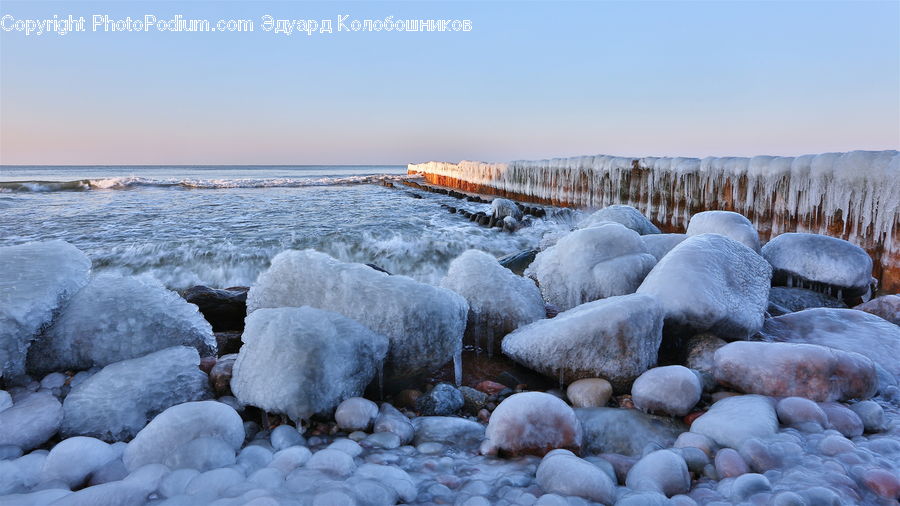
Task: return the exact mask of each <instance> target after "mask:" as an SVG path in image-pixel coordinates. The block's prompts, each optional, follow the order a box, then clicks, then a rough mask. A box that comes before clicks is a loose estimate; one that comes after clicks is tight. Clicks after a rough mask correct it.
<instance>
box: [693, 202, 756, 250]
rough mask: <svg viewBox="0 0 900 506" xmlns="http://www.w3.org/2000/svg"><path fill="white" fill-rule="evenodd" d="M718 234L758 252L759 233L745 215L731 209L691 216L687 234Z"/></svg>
mask: <svg viewBox="0 0 900 506" xmlns="http://www.w3.org/2000/svg"><path fill="white" fill-rule="evenodd" d="M700 234H719V235H724V236H725V237H728V238H730V239H734V240H735V241H737V242H739V243H741V244H743V245H745V246H747V247H748V248H750V249H752V250H753V251H755V252H757V253H759V233H757V231H756V227H754V226H753V223H751V222H750V220H748V219H747V217H746V216H744V215H743V214H740V213H735V212H733V211H703V212H701V213H697V214H695V215H693V216H691V221H690V222H689V223H688V227H687V235H688V236H689V237H690V236H694V235H700Z"/></svg>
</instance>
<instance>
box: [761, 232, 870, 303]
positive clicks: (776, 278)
mask: <svg viewBox="0 0 900 506" xmlns="http://www.w3.org/2000/svg"><path fill="white" fill-rule="evenodd" d="M762 255H763V257H765V259H766V260H768V261H769V263H770V264H772V267H773V269H774V274H773V276H772V282H773V284H778V285H787V286H803V287H808V288H815V289H819V290H822V291H829V292H832V293H834V294H836V295H837V297H838V298H839V299H840V298H844V297H855V296H859V295H864V294H865V293H866V292H868V291H869V286H870V285H871V283H872V259H871V258H870V257H869V255H868V254H867V253H866V251H865V250H864V249H862V248H860V247H859V246H857V245H855V244H853V243H850V242H848V241H845V240H843V239H838V238H836V237H829V236H827V235H820V234H803V233H788V234H781V235H779V236H777V237H775V238H773V239H772V240H770V241H769V242H768V243H766V245H765V246H763V248H762ZM823 289H824V290H823Z"/></svg>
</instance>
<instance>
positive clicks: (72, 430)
mask: <svg viewBox="0 0 900 506" xmlns="http://www.w3.org/2000/svg"><path fill="white" fill-rule="evenodd" d="M199 364H200V355H199V354H197V350H195V349H194V348H189V347H187V346H175V347H172V348H166V349H164V350H160V351H157V352H154V353H150V354H148V355H144V356H143V357H139V358H133V359H130V360H123V361H121V362H116V363H113V364H110V365H108V366H106V367H104V368H103V369H102V370H100V371H99V372H98V373H96V374H94V375H93V376H91V377H90V378H88V379H87V380H85V381H84V382H82V383H80V384H78V385H77V386H75V387H74V388H72V390H71V392H69V395H68V396H66V399H65V402H63V421H62V426H61V428H60V431H61V433H62V434H63V436H66V437H68V436H75V435H78V436H93V437H96V438H100V439H103V440H106V441H123V440H128V439H130V438H132V437H133V436H134V435H135V434H137V433H138V431H140V430H141V429H143V428H144V426H145V425H147V422H148V421H150V419H152V418H153V417H154V416H156V414H157V413H159V412H161V411H163V410H164V409H166V408H169V407H171V406H174V405H176V404H181V403H183V402H188V401H199V400H203V399H208V398H209V397H210V396H211V392H210V390H209V379H208V378H207V376H206V374H205V373H204V372H203V371H201V370H200V369H199V368H198V365H199Z"/></svg>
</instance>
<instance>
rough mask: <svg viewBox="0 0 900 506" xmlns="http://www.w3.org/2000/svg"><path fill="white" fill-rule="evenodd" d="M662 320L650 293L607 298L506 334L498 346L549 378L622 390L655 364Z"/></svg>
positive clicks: (658, 305) (656, 303)
mask: <svg viewBox="0 0 900 506" xmlns="http://www.w3.org/2000/svg"><path fill="white" fill-rule="evenodd" d="M662 323H663V313H662V310H661V307H660V304H659V302H658V301H657V300H656V298H655V297H652V296H648V295H623V296H619V297H610V298H608V299H603V300H598V301H594V302H588V303H587V304H582V305H581V306H578V307H576V308H574V309H570V310H568V311H565V312H562V313H560V314H559V315H557V316H556V317H555V318H552V319H547V320H539V321H537V322H534V323H532V324H530V325H526V326H524V327H521V328H519V329H518V330H516V331H515V332H513V333H512V334H509V335H508V336H506V338H505V339H504V340H503V344H502V348H503V353H504V354H505V355H507V356H508V357H510V358H512V359H513V360H515V361H516V362H519V363H520V364H523V365H525V366H526V367H529V368H531V369H534V370H536V371H538V372H540V373H542V374H545V375H547V376H550V377H552V378H559V379H560V380H561V381H565V382H567V383H571V382H572V381H575V380H577V379H581V378H595V377H601V378H604V379H606V380H607V381H609V382H610V383H611V384H612V385H613V387H614V388H615V389H616V390H617V391H623V392H624V391H628V389H629V387H630V386H631V382H632V381H634V379H635V378H637V377H638V376H639V375H640V374H641V373H643V372H644V371H646V370H647V369H649V368H650V367H651V366H653V365H654V364H656V359H657V352H658V350H659V344H660V342H661V341H662Z"/></svg>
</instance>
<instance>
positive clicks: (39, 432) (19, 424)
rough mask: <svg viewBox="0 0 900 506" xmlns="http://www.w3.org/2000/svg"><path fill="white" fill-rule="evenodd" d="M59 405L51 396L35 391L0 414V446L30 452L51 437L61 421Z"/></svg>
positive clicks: (60, 405)
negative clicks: (15, 447)
mask: <svg viewBox="0 0 900 506" xmlns="http://www.w3.org/2000/svg"><path fill="white" fill-rule="evenodd" d="M62 417H63V410H62V404H60V403H59V401H58V400H56V397H54V396H53V395H52V394H50V393H47V392H34V393H30V394H27V395H24V396H22V397H19V398H17V399H15V402H14V403H13V405H12V407H11V408H7V409H5V410H3V411H0V446H3V445H12V446H17V447H19V448H21V449H22V450H23V451H28V450H31V449H32V448H35V447H37V446H39V445H41V444H43V443H44V442H45V441H47V440H48V439H50V438H51V437H53V435H54V434H56V432H57V431H58V430H59V424H60V422H61V421H62Z"/></svg>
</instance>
